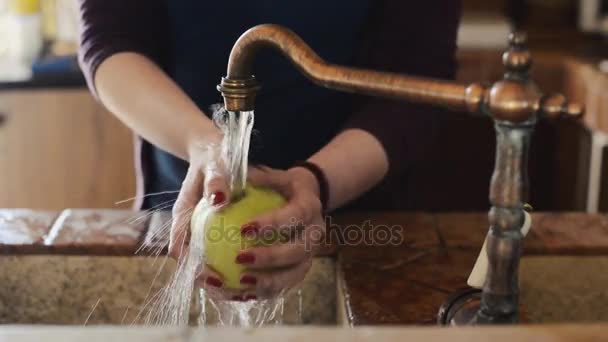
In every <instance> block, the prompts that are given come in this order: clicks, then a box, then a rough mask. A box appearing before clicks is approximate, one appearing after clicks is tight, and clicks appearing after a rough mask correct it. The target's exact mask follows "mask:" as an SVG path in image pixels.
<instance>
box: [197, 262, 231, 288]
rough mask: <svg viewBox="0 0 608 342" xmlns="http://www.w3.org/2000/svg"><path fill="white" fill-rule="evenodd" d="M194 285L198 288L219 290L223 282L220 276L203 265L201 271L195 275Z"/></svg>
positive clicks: (209, 267)
mask: <svg viewBox="0 0 608 342" xmlns="http://www.w3.org/2000/svg"><path fill="white" fill-rule="evenodd" d="M195 284H196V286H197V287H199V288H217V289H221V288H223V287H224V280H223V277H222V275H221V274H219V273H218V272H216V271H215V270H214V269H213V268H212V267H211V266H209V265H203V266H202V269H201V271H200V272H199V273H198V274H197V275H196V279H195Z"/></svg>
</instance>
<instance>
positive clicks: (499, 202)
mask: <svg viewBox="0 0 608 342" xmlns="http://www.w3.org/2000/svg"><path fill="white" fill-rule="evenodd" d="M526 40H527V38H526V35H525V34H522V33H514V34H511V35H510V37H509V49H508V51H506V52H505V53H504V55H503V64H504V66H505V69H506V71H505V74H504V77H503V79H501V80H499V81H497V82H496V83H494V84H492V85H489V86H484V85H482V84H479V83H473V84H469V85H463V84H458V83H455V82H451V81H442V80H432V79H424V78H416V77H409V76H406V75H400V74H394V73H386V72H377V71H371V70H362V69H356V68H349V67H343V66H338V65H331V64H328V63H326V62H325V61H324V60H323V59H321V58H320V57H319V56H318V55H317V54H316V53H315V52H314V51H313V50H312V49H311V48H310V47H309V46H308V45H307V44H306V43H305V42H304V41H303V40H302V39H301V38H300V37H299V36H297V35H296V34H295V33H293V32H292V31H290V30H289V29H287V28H284V27H281V26H277V25H270V24H265V25H260V26H256V27H254V28H252V29H250V30H249V31H247V32H245V33H244V34H243V35H242V36H241V37H240V38H239V40H238V41H237V42H236V44H235V45H234V47H233V49H232V52H231V54H230V60H229V62H228V74H227V76H226V77H224V78H222V81H221V84H220V85H219V86H218V90H219V91H220V92H221V93H222V96H223V97H224V103H225V106H226V110H228V111H233V112H242V111H251V110H253V109H254V102H255V97H256V93H257V92H258V90H259V88H260V87H259V85H258V82H257V80H256V78H255V77H254V75H253V73H252V70H251V69H252V65H253V61H254V58H255V56H256V53H257V52H258V50H259V49H260V48H266V47H268V48H273V49H276V50H279V51H280V52H282V53H283V55H285V57H287V58H288V59H289V60H290V61H291V62H292V63H293V64H294V65H295V66H296V67H297V68H298V69H299V70H300V71H301V72H302V73H303V74H304V75H305V76H306V77H308V78H309V79H310V80H312V81H313V82H315V83H316V84H318V85H320V86H323V87H327V88H332V89H337V90H341V91H346V92H352V93H360V94H366V95H372V96H379V97H390V98H396V99H402V100H406V101H411V102H419V103H427V104H435V105H439V106H445V107H448V108H451V109H454V110H459V111H466V112H470V113H481V114H485V115H489V116H490V117H491V118H492V119H493V120H494V122H495V128H496V139H497V145H496V163H495V168H494V174H493V176H492V182H491V185H490V201H491V203H492V208H491V209H490V212H489V221H490V230H489V233H488V236H487V241H486V243H487V254H488V259H489V269H488V275H487V278H486V281H485V285H484V287H483V291H482V294H481V300H480V301H477V304H474V305H473V307H471V305H468V306H467V305H464V306H463V307H464V308H466V310H464V311H463V312H462V313H460V314H459V313H454V314H453V317H450V318H449V319H447V321H449V322H446V323H451V324H455V323H458V324H496V323H514V322H517V321H518V299H519V286H518V269H519V259H520V256H521V252H522V239H523V236H522V234H521V232H520V228H521V226H522V224H523V222H524V201H525V200H526V199H527V192H528V178H527V162H528V149H529V144H530V136H531V134H532V131H533V129H534V126H535V124H536V121H537V119H538V118H539V117H558V116H562V115H563V116H570V117H580V116H582V114H583V108H582V107H581V106H580V105H577V104H573V103H568V101H567V100H566V98H565V97H564V96H563V95H560V94H555V95H549V96H546V95H543V94H542V93H541V92H540V91H539V89H538V88H537V87H536V85H535V84H534V83H533V82H532V81H531V80H530V68H531V66H532V58H531V55H530V52H529V50H528V49H527V47H526ZM461 299H462V298H461Z"/></svg>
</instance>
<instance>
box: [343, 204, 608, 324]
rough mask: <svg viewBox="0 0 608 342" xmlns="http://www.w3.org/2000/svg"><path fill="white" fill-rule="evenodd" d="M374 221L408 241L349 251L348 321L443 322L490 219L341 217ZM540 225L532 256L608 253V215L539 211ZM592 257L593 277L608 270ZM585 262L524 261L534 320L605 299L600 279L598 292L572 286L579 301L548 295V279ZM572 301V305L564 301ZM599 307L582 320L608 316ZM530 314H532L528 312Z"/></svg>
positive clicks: (529, 248)
mask: <svg viewBox="0 0 608 342" xmlns="http://www.w3.org/2000/svg"><path fill="white" fill-rule="evenodd" d="M368 219H371V223H372V226H375V227H381V226H401V227H403V232H404V234H405V236H406V238H404V239H403V240H402V241H401V243H399V244H396V245H390V246H379V245H372V246H361V245H355V246H352V245H351V246H345V247H343V248H342V249H341V251H340V254H339V262H338V270H339V272H340V274H339V277H338V279H339V281H340V282H341V284H340V289H339V291H341V293H342V295H343V296H344V298H345V302H344V306H345V307H344V313H343V315H344V316H345V317H344V318H343V320H345V322H344V323H345V324H348V325H377V324H400V325H401V324H415V325H421V324H422V325H430V324H435V323H436V315H437V310H438V308H439V307H440V306H441V304H442V303H443V302H444V301H445V300H446V299H447V297H448V296H449V295H450V294H452V293H454V292H455V291H458V290H461V289H463V288H467V284H466V280H467V277H468V275H469V273H470V271H471V268H472V266H473V265H474V263H475V260H476V258H477V255H478V253H479V250H480V248H481V245H482V244H483V241H484V239H485V236H486V234H487V231H488V229H487V227H488V223H487V214H485V213H450V214H425V213H385V214H377V215H368V217H367V218H366V217H365V215H362V214H357V215H351V216H345V217H342V218H340V219H339V225H342V226H348V225H358V224H360V222H363V221H364V220H368ZM532 220H533V221H532V222H533V228H532V230H531V232H530V233H529V235H528V236H527V237H526V240H525V243H524V244H525V246H524V254H525V255H528V256H537V257H541V256H546V257H548V258H546V259H548V260H549V261H551V260H553V259H555V257H566V256H569V257H575V258H584V257H590V256H608V218H607V217H606V216H604V215H589V214H585V213H535V214H533V218H532ZM591 258H592V260H593V262H591V263H589V262H587V265H588V267H587V268H586V269H585V270H584V272H587V273H589V267H601V269H596V271H592V273H593V272H603V270H606V271H607V272H608V265H607V263H606V262H605V261H607V260H603V259H602V258H599V259H597V258H593V257H591ZM596 259H597V260H596ZM531 260H532V259H531ZM584 260H585V259H575V260H560V263H553V266H551V265H549V264H548V261H547V260H544V261H543V262H541V263H538V262H536V263H535V262H529V263H528V262H523V261H527V259H525V258H524V259H523V261H522V267H521V269H520V276H521V278H522V282H527V284H526V285H525V286H522V288H525V287H528V288H530V287H532V289H531V290H530V292H531V293H532V295H528V296H527V297H526V296H525V295H526V294H525V293H524V296H522V297H524V298H527V300H528V302H530V303H532V304H530V306H531V307H532V306H533V307H534V312H533V313H532V314H531V316H532V318H535V319H536V320H537V321H542V322H546V321H548V320H547V319H543V317H545V316H546V314H547V313H549V312H551V311H556V310H559V311H568V310H570V311H572V310H573V308H575V307H577V308H581V310H584V309H587V308H588V305H586V304H588V303H589V299H590V298H593V296H599V297H602V298H604V297H605V296H607V295H608V292H606V291H605V290H603V289H604V286H601V281H602V280H601V279H599V278H597V277H593V278H594V279H593V281H594V282H593V285H590V287H593V288H592V289H589V286H587V288H586V291H581V293H580V296H579V297H576V296H575V295H576V291H572V289H573V288H576V287H575V285H573V284H572V282H570V285H568V287H569V290H570V291H569V293H572V294H573V296H572V297H568V298H562V297H563V296H562V294H561V293H558V292H556V291H554V293H553V294H551V293H546V292H545V291H544V289H545V288H544V285H542V286H539V285H538V284H544V283H545V280H546V283H547V284H549V283H552V284H555V283H556V281H555V280H556V279H559V277H560V275H561V276H562V277H563V269H560V267H564V265H570V267H571V266H572V265H576V264H580V265H585V263H584V262H583V261H584ZM560 265H561V266H560ZM579 273H580V272H579ZM571 274H572V276H573V278H575V279H581V278H577V275H576V272H571ZM535 277H536V279H534V278H535ZM578 277H582V275H580V276H578ZM587 277H589V276H587ZM541 278H542V279H541ZM549 279H552V280H549ZM573 282H576V281H575V280H573ZM598 282H599V283H598ZM529 283H531V284H532V285H529ZM557 283H558V284H561V282H557ZM522 293H523V290H522ZM539 294H541V295H545V294H546V296H545V297H546V298H545V301H544V304H543V305H536V304H538V303H540V302H541V301H540V300H539V299H538V298H537V297H539ZM596 299H597V298H596ZM568 300H570V302H568V304H564V303H566V302H567V301H568ZM522 302H524V303H525V302H526V300H522ZM547 302H549V304H551V305H548V304H547ZM596 302H597V301H596ZM579 303H585V305H583V304H579ZM601 303H603V302H601ZM539 310H540V312H539ZM594 310H595V311H594V312H591V313H590V314H588V315H587V316H584V317H580V318H581V319H583V318H586V317H592V318H595V319H596V320H598V319H600V318H601V319H604V318H606V315H605V314H604V313H603V312H604V311H605V310H604V309H603V307H601V308H595V309H594ZM522 311H523V312H524V315H526V314H525V311H526V308H525V307H523V308H522ZM579 312H580V310H579ZM598 317H599V318H598ZM558 321H559V320H558Z"/></svg>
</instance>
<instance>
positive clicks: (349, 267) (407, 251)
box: [0, 209, 608, 325]
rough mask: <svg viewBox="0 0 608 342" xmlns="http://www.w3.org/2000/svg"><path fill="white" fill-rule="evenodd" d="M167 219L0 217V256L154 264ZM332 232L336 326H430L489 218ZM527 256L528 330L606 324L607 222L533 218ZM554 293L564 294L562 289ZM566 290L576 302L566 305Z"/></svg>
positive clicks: (446, 218)
mask: <svg viewBox="0 0 608 342" xmlns="http://www.w3.org/2000/svg"><path fill="white" fill-rule="evenodd" d="M170 219H171V217H170V213H168V212H156V213H153V214H151V213H146V212H134V211H128V210H99V209H96V210H95V209H90V210H88V209H78V210H73V209H68V210H65V211H63V212H61V213H55V212H38V211H31V210H10V209H9V210H0V232H2V234H0V254H3V255H11V256H23V255H25V256H27V255H33V254H43V255H84V256H96V255H99V256H133V255H134V254H135V253H136V252H139V253H140V255H142V254H143V255H148V254H152V255H156V254H157V253H164V252H166V248H165V246H166V244H167V235H166V234H164V235H163V234H162V232H163V231H164V230H163V227H164V228H167V227H168V225H169V224H170ZM330 227H332V228H333V229H331V230H330V232H331V233H332V234H330V237H332V240H331V241H329V242H332V245H333V249H332V248H328V249H327V251H328V252H331V251H332V250H334V251H335V250H336V245H339V246H338V247H339V249H338V252H337V258H338V266H337V268H338V277H337V279H338V283H339V285H338V290H339V292H340V294H341V296H342V298H343V299H344V303H343V304H344V305H342V306H343V307H342V308H341V309H339V310H343V311H344V313H343V315H342V316H343V317H342V323H344V324H346V325H378V324H415V325H420V324H423V325H424V324H428V325H431V324H435V319H436V318H435V317H436V313H437V309H438V308H439V306H440V305H441V304H442V303H443V301H444V300H445V299H446V298H447V297H448V296H449V295H450V294H451V293H453V292H454V291H457V290H459V289H461V288H464V287H466V277H467V276H468V274H469V272H470V270H471V268H472V266H473V264H474V262H475V260H476V258H477V255H478V253H479V250H480V247H481V245H482V244H483V241H484V239H485V236H486V234H487V227H488V223H487V213H440V214H430V213H403V212H392V213H389V212H386V213H356V214H348V215H340V216H336V217H334V218H333V220H332V224H331V225H330ZM337 233H339V234H340V235H335V234H337ZM361 233H363V234H361ZM142 242H148V245H150V246H151V248H150V250H141V251H140V250H139V247H140V246H141V244H142ZM524 254H525V255H526V256H527V257H525V258H524V259H522V267H521V272H520V275H521V278H522V282H523V285H522V289H526V291H527V292H526V291H523V290H522V298H524V300H523V301H524V302H526V301H528V302H529V303H530V306H533V307H535V308H536V309H538V308H544V309H545V310H548V311H547V312H539V311H538V310H537V311H535V312H531V313H530V317H531V318H532V320H531V322H551V320H550V318H551V317H552V316H551V314H550V311H551V310H553V309H555V305H562V306H563V305H569V306H570V309H568V310H565V309H563V308H562V309H560V310H561V311H568V312H572V314H573V315H574V314H575V312H576V310H574V308H588V307H595V309H593V310H595V311H590V312H587V314H588V315H587V316H580V315H579V316H580V317H590V318H591V320H592V321H598V320H602V321H604V318H605V321H608V317H607V316H608V312H606V313H604V311H605V310H603V307H604V306H603V304H602V303H605V302H604V298H608V290H603V289H604V288H605V286H602V284H599V283H598V282H602V281H608V279H604V278H606V277H603V278H602V277H597V276H596V275H595V273H597V272H599V273H605V274H607V275H608V217H607V216H605V215H601V214H586V213H568V212H566V213H534V214H533V228H532V230H531V232H530V233H529V235H528V236H527V237H526V240H525V249H524ZM334 255H336V254H335V253H334ZM602 256H606V258H602ZM557 257H559V258H562V259H560V260H557V259H556V258H557ZM542 258H544V259H542ZM563 258H565V259H563ZM567 258H576V259H567ZM573 265H584V267H581V268H580V269H574V270H572V271H571V272H570V274H572V277H573V280H572V281H570V282H561V281H556V279H560V277H563V274H562V272H563V268H564V267H568V268H572V267H573ZM585 272H586V273H585ZM589 272H591V273H592V274H589ZM594 272H595V273H594ZM585 277H586V278H588V279H587V280H585V282H586V284H584V285H585V286H582V285H579V286H581V291H577V282H576V281H575V279H586V278H585ZM539 279H542V281H541V280H539ZM602 279H604V280H602ZM543 281H544V282H546V284H547V286H545V283H543ZM549 285H551V286H549ZM555 285H560V286H561V285H563V286H562V287H563V289H562V287H560V288H559V289H557V288H556V286H555ZM583 288H584V290H582V289H583ZM545 290H546V291H545ZM563 290H565V291H568V292H569V293H574V294H576V293H578V292H581V295H580V296H578V297H572V296H571V297H568V298H565V297H563V296H562V293H561V292H560V291H563ZM567 300H570V302H568V301H567ZM547 303H550V304H551V303H553V304H552V305H553V306H551V305H549V304H547ZM581 310H582V309H581ZM524 311H525V308H524ZM594 312H595V315H591V314H593V313H594ZM579 313H580V311H579ZM564 317H565V316H564ZM569 317H570V316H569ZM573 317H574V316H573ZM575 318H576V317H575ZM339 319H340V318H339Z"/></svg>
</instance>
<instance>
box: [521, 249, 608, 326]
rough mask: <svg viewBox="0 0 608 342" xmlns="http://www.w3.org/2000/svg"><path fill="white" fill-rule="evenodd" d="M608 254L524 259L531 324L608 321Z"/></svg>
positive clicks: (523, 275) (524, 287)
mask: <svg viewBox="0 0 608 342" xmlns="http://www.w3.org/2000/svg"><path fill="white" fill-rule="evenodd" d="M606 284H608V256H529V257H524V258H523V259H522V260H521V266H520V289H521V304H522V308H523V309H522V310H523V313H522V318H523V319H524V320H525V321H526V322H527V323H534V324H544V323H592V322H608V310H607V309H606V308H608V287H607V286H606Z"/></svg>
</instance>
